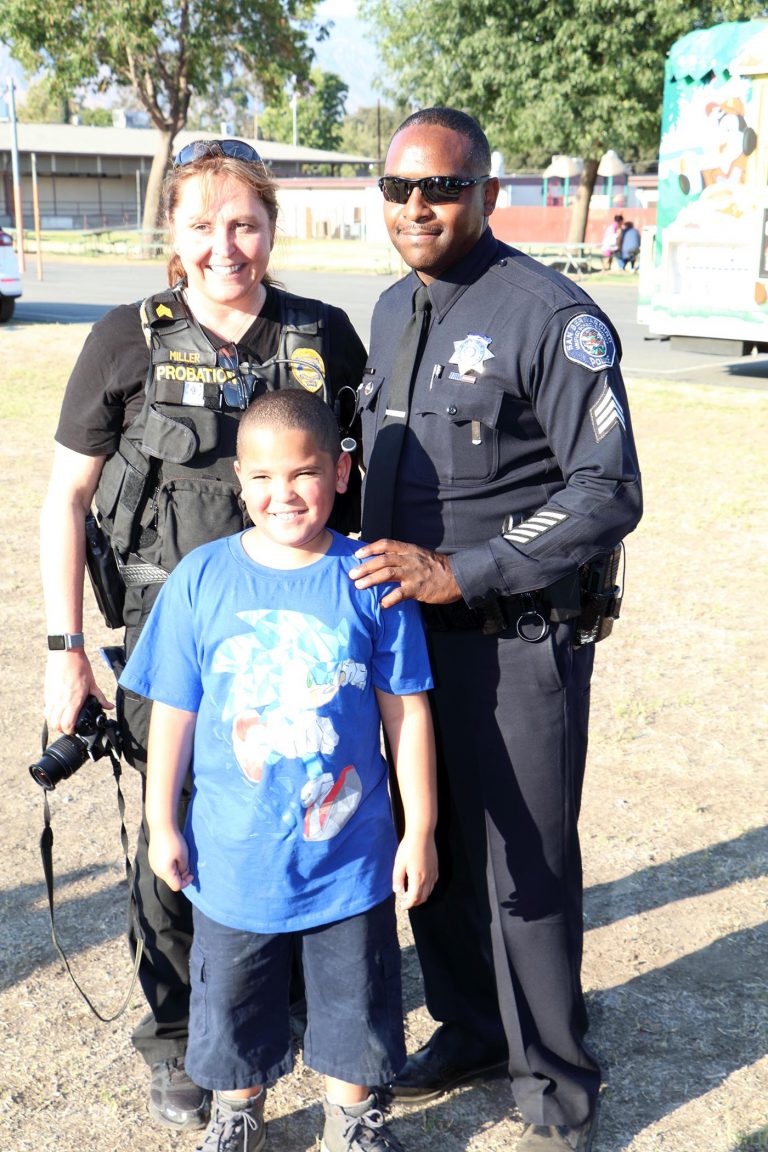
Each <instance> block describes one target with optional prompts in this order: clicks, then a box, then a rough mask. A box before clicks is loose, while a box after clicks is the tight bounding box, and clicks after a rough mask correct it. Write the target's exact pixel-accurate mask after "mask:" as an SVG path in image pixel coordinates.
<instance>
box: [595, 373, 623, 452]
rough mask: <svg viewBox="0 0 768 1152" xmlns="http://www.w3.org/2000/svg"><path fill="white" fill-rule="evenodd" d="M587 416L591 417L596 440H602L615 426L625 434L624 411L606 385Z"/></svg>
mask: <svg viewBox="0 0 768 1152" xmlns="http://www.w3.org/2000/svg"><path fill="white" fill-rule="evenodd" d="M589 414H590V416H591V417H592V427H593V428H594V430H595V437H596V439H597V440H602V439H603V437H604V436H607V435H608V433H609V432H610V430H611V428H615V427H616V425H617V424H620V425H621V427H622V428H623V429H624V431H625V432H626V430H627V421H626V417H625V416H624V409H623V408H622V406H621V404H619V402H618V400H617V399H616V397H615V396H614V394H613V392H612V390H611V388H610V387H609V386H608V384H606V386H605V388H604V389H603V392H602V395H601V396H600V399H599V400H598V402H597V403H596V404H595V405H593V407H592V408H590V410H589Z"/></svg>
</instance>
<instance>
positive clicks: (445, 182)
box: [378, 176, 491, 204]
mask: <svg viewBox="0 0 768 1152" xmlns="http://www.w3.org/2000/svg"><path fill="white" fill-rule="evenodd" d="M490 179H491V177H490V176H475V177H472V178H470V179H465V178H463V177H461V176H422V178H421V179H420V180H408V179H406V177H404V176H382V177H381V178H380V179H379V180H378V185H379V189H380V190H381V192H382V193H383V195H384V199H385V200H388V201H389V202H390V204H407V203H408V200H409V198H410V195H411V192H413V190H414V188H418V190H419V192H420V193H421V195H422V198H423V199H424V201H425V202H426V203H427V204H455V203H456V201H457V200H458V199H459V197H460V196H461V193H462V192H463V190H464V189H465V188H473V187H474V185H475V184H485V183H486V182H487V181H488V180H490Z"/></svg>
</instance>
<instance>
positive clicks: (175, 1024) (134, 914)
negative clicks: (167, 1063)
mask: <svg viewBox="0 0 768 1152" xmlns="http://www.w3.org/2000/svg"><path fill="white" fill-rule="evenodd" d="M150 707H151V706H150V704H149V701H147V700H145V699H144V698H143V697H140V696H135V695H133V693H124V692H122V690H120V691H119V693H118V714H119V716H120V726H121V732H122V734H123V740H124V744H125V745H126V747H125V757H126V759H127V760H128V761H129V763H130V764H132V765H133V767H135V768H137V769H139V771H140V772H141V773H142V801H143V799H144V796H143V792H144V784H145V773H146V737H147V730H148V726H149V712H150ZM189 783H190V781H189V780H188V781H187V782H186V784H185V787H184V790H183V793H182V797H181V803H180V806H179V823H180V825H182V826H183V823H184V819H185V816H186V810H187V804H188V803H189ZM142 810H143V804H142ZM147 841H148V836H147V828H146V824H145V821H144V819H143V817H142V822H141V826H140V828H139V833H138V837H137V842H136V855H135V858H134V862H133V872H134V883H133V888H132V891H131V897H130V908H129V926H128V941H129V944H130V947H131V952H132V953H133V954H134V955H135V949H136V939H137V934H140V935H141V937H142V939H143V940H144V951H143V955H142V959H141V964H140V965H139V983H140V984H141V988H142V991H143V993H144V997H145V999H146V1001H147V1005H148V1007H149V1012H148V1013H147V1015H146V1016H145V1017H144V1018H143V1019H142V1020H141V1021H140V1023H139V1024H138V1025H137V1027H136V1028H135V1029H134V1032H133V1036H132V1040H133V1044H134V1047H135V1048H136V1049H137V1050H138V1051H139V1052H140V1053H141V1055H142V1056H143V1057H144V1059H145V1060H146V1061H147V1063H148V1064H155V1063H158V1062H159V1061H161V1060H170V1059H171V1058H172V1057H174V1056H183V1055H184V1053H185V1052H186V1048H187V1035H188V1029H189V950H190V947H191V945H192V905H191V904H190V903H189V901H188V900H187V898H186V896H185V895H184V894H183V892H174V891H173V890H172V889H171V888H169V887H168V886H167V884H165V883H163V881H162V880H159V879H158V878H157V876H155V874H154V873H153V871H152V869H151V868H150V866H149V860H148V857H147V850H148V844H147Z"/></svg>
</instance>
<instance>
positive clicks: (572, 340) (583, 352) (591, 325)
mask: <svg viewBox="0 0 768 1152" xmlns="http://www.w3.org/2000/svg"><path fill="white" fill-rule="evenodd" d="M563 352H564V353H565V355H566V359H568V360H571V361H573V363H574V364H581V365H583V367H584V368H588V369H589V370H590V371H591V372H602V370H603V369H604V368H610V367H611V366H612V364H613V362H614V360H615V359H616V344H615V343H614V340H613V336H612V335H611V330H610V328H609V327H608V325H607V324H604V323H603V321H602V320H599V319H598V318H597V316H590V315H589V314H588V313H587V312H582V313H580V314H579V315H578V316H574V317H573V318H572V319H571V320H569V321H568V323H567V324H566V326H565V330H564V332H563Z"/></svg>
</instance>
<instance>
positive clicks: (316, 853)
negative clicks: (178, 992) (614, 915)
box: [121, 389, 437, 1152]
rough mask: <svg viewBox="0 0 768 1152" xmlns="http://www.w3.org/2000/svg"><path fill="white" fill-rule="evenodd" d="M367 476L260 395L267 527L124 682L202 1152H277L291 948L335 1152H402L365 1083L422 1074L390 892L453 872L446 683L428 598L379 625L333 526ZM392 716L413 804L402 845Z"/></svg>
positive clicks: (404, 791)
mask: <svg viewBox="0 0 768 1152" xmlns="http://www.w3.org/2000/svg"><path fill="white" fill-rule="evenodd" d="M350 467H351V459H350V457H349V455H348V454H347V453H345V452H342V451H341V448H340V443H339V431H338V428H337V426H336V421H335V419H334V416H333V414H332V412H331V410H330V408H328V406H327V405H325V404H324V403H322V401H320V400H319V399H318V398H317V397H315V396H313V395H311V394H310V393H307V392H303V391H300V390H298V389H297V390H284V391H278V392H269V393H267V394H266V395H264V396H261V397H259V398H258V399H256V400H255V401H254V403H253V404H252V405H251V406H250V408H248V409H247V411H246V412H245V414H244V415H243V417H242V420H241V422H240V427H239V432H238V438H237V461H236V463H235V471H236V473H237V476H238V478H239V480H240V484H241V486H242V492H243V499H244V501H245V505H246V507H247V509H248V513H249V516H250V519H251V522H252V524H253V527H252V528H249V529H247V530H246V531H245V532H243V533H240V534H239V535H237V536H231V537H227V538H224V539H222V540H217V541H215V542H214V543H212V544H207V545H204V546H203V547H201V548H197V549H196V550H195V551H194V552H192V553H190V554H189V555H188V556H186V557H185V558H184V559H183V560H182V561H181V563H180V564H179V565H178V567H177V568H175V569H174V571H173V572H172V573H171V575H170V576H169V578H168V580H167V582H166V584H165V585H164V587H163V589H162V591H161V593H160V596H159V597H158V600H157V603H156V605H155V607H154V609H153V611H152V614H151V616H150V619H149V621H148V622H147V625H146V627H145V628H144V630H143V632H142V634H141V638H140V640H139V642H138V644H137V647H136V649H135V651H134V653H133V655H132V656H131V659H130V661H129V662H128V665H127V667H126V669H125V672H124V673H123V676H122V679H121V683H122V684H123V685H124V686H125V687H126V688H130V689H132V690H133V691H135V692H139V693H141V694H142V695H144V696H147V697H149V698H151V699H152V700H153V701H154V703H153V708H152V721H151V725H150V734H149V768H148V776H147V795H146V815H147V821H148V825H149V833H150V841H149V859H150V863H151V865H152V868H153V870H154V871H155V873H156V874H157V875H158V876H159V877H161V878H162V879H163V880H165V882H166V883H167V884H168V885H169V886H170V887H171V888H172V889H174V890H175V891H178V890H179V889H181V888H184V889H185V891H186V894H187V895H188V897H189V899H190V901H191V902H192V904H193V914H194V942H193V946H192V954H191V962H190V964H191V979H192V1004H191V1015H190V1038H189V1047H188V1049H187V1056H186V1069H187V1072H188V1074H189V1075H190V1076H191V1077H192V1079H193V1080H194V1082H195V1083H196V1084H200V1085H201V1086H203V1087H209V1088H211V1089H213V1090H214V1108H213V1113H212V1117H211V1122H210V1125H209V1127H208V1130H207V1132H206V1135H205V1138H204V1140H203V1143H202V1145H201V1146H200V1149H199V1152H214V1150H216V1152H230V1149H232V1150H234V1149H235V1148H237V1152H259V1149H261V1148H262V1146H263V1144H264V1141H265V1139H266V1128H265V1124H264V1097H265V1087H264V1086H265V1085H266V1084H267V1083H268V1082H269V1081H271V1080H275V1079H276V1078H277V1077H279V1076H282V1075H285V1074H286V1073H287V1072H289V1071H290V1069H291V1067H292V1049H291V1038H290V1025H289V1014H288V987H289V978H290V968H291V956H292V955H293V950H294V947H295V943H296V939H297V938H299V939H300V942H301V950H302V957H303V966H304V980H305V985H306V994H307V1002H308V1024H307V1030H306V1035H305V1039H304V1060H305V1062H306V1064H307V1065H308V1066H309V1067H310V1068H313V1069H315V1070H316V1071H317V1072H320V1073H322V1074H324V1076H325V1092H326V1099H325V1101H324V1109H325V1128H324V1132H323V1145H322V1147H323V1152H349V1150H351V1149H353V1148H354V1149H357V1148H358V1147H360V1146H363V1145H364V1147H365V1148H366V1150H367V1152H401V1146H400V1144H399V1142H398V1141H397V1140H396V1138H395V1137H394V1136H393V1135H392V1134H391V1133H390V1132H389V1130H388V1129H387V1127H386V1125H385V1124H384V1122H383V1117H382V1115H381V1113H380V1112H379V1111H378V1110H377V1109H376V1108H375V1107H374V1105H375V1098H374V1096H373V1094H372V1093H370V1092H369V1090H368V1088H367V1087H366V1085H371V1084H381V1083H388V1082H389V1081H390V1080H391V1079H392V1077H393V1076H394V1075H395V1074H396V1073H397V1072H398V1070H399V1069H400V1067H401V1066H402V1065H403V1063H404V1062H405V1046H404V1039H403V1024H402V1009H401V997H400V951H399V946H398V941H397V933H396V921H395V909H394V896H393V890H394V892H396V893H401V894H402V899H403V901H404V904H405V906H406V907H413V906H414V905H416V904H419V903H421V902H423V901H424V900H425V899H426V898H427V897H428V896H429V893H430V892H431V890H432V887H433V885H434V882H435V880H436V877H437V863H436V855H435V849H434V840H433V833H434V825H435V818H436V815H435V813H436V802H435V785H434V745H433V735H432V726H431V721H430V715H429V708H428V704H427V698H426V689H427V688H430V687H431V686H432V680H431V676H430V672H429V665H428V660H427V654H426V645H425V640H424V634H423V631H422V628H421V621H420V616H419V609H418V606H417V605H416V604H415V602H412V601H408V602H405V603H403V604H400V605H397V607H396V608H387V609H386V610H383V609H382V608H381V606H380V601H381V599H382V596H383V595H384V594H385V593H386V591H387V588H386V586H384V585H381V586H378V587H377V588H373V589H369V590H366V591H359V590H357V589H356V588H355V587H354V585H353V583H352V581H351V580H350V579H349V577H348V575H347V572H348V571H349V569H351V568H354V567H355V566H356V564H357V561H356V559H355V556H354V549H355V548H356V547H359V544H358V542H356V541H352V540H348V539H347V538H346V537H343V536H339V535H337V534H336V533H335V532H332V531H330V530H329V529H328V528H326V521H327V519H328V516H329V514H330V511H331V507H332V505H333V501H334V496H335V494H336V493H337V492H343V491H345V489H346V486H347V479H348V477H349V473H350ZM390 590H391V586H390ZM380 721H383V724H384V729H385V732H386V735H387V739H388V740H389V743H390V746H391V748H392V753H393V756H394V759H395V763H396V770H397V778H398V784H399V789H400V793H401V795H402V799H403V806H404V811H405V835H404V836H403V839H402V840H401V842H400V845H399V846H397V845H396V841H395V832H394V826H393V821H392V814H391V808H390V800H389V794H388V787H387V781H388V775H387V766H386V763H385V761H384V759H383V758H382V756H381V751H380V739H379V725H380ZM193 752H194V757H193ZM190 764H192V770H193V780H194V791H193V796H192V801H191V805H190V809H189V814H188V816H187V821H186V827H185V830H184V834H183V835H182V834H181V833H180V831H179V829H178V825H177V822H176V810H177V801H178V797H179V792H180V788H181V784H182V781H183V779H184V775H185V773H186V772H187V770H188V768H189V766H190ZM393 861H394V863H393Z"/></svg>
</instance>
